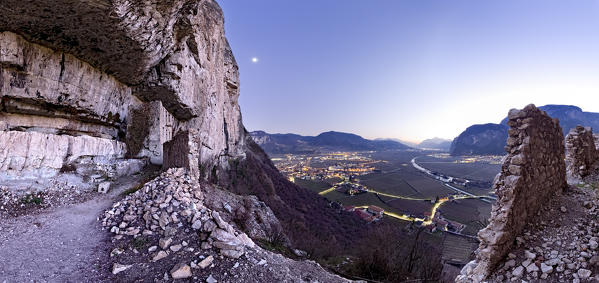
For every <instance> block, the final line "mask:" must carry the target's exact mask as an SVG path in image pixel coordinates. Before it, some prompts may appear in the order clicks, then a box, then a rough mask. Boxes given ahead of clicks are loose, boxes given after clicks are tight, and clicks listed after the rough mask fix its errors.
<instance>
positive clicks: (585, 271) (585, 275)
mask: <svg viewBox="0 0 599 283" xmlns="http://www.w3.org/2000/svg"><path fill="white" fill-rule="evenodd" d="M576 274H578V276H579V277H580V278H582V279H587V278H589V277H591V274H592V272H591V271H590V270H588V269H584V268H581V269H579V270H578V271H577V272H576Z"/></svg>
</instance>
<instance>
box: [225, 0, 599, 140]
mask: <svg viewBox="0 0 599 283" xmlns="http://www.w3.org/2000/svg"><path fill="white" fill-rule="evenodd" d="M218 2H219V4H220V5H221V7H222V8H223V11H224V13H225V27H226V34H227V38H228V40H229V43H230V44H231V46H232V48H233V52H234V54H235V57H236V58H237V62H238V64H239V68H240V73H241V96H240V99H239V100H240V104H241V111H242V113H243V120H244V124H245V126H246V128H247V129H248V130H250V131H253V130H265V131H267V132H270V133H298V134H304V135H315V134H318V133H320V132H323V131H329V130H335V131H344V132H352V133H356V134H359V135H362V136H364V137H367V138H379V137H380V138H401V139H406V140H412V141H418V140H422V139H425V138H431V137H435V136H438V137H443V138H454V137H455V136H457V135H458V134H459V133H460V132H461V131H463V130H464V129H465V128H466V127H468V126H470V125H472V124H480V123H488V122H494V123H498V122H499V121H500V120H501V119H502V118H503V117H505V116H506V115H507V112H508V110H509V109H510V108H522V107H524V106H525V105H526V104H529V103H535V104H536V105H537V106H541V105H545V104H572V105H577V106H580V107H581V108H582V109H583V110H585V111H591V112H599V99H598V98H597V97H599V96H598V95H599V0H592V1H591V0H586V1H585V0H581V1H562V0H559V1H554V0H528V1H521V0H507V1H506V0H501V1H499V0H497V1H478V0H471V1H459V0H458V1H446V0H438V1H429V0H409V1H408V0H373V1H365V0H302V1H299V0H296V1H291V0H252V1H246V0H218ZM253 58H257V59H258V60H257V62H253V60H252V59H253Z"/></svg>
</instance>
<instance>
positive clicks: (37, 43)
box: [0, 0, 245, 181]
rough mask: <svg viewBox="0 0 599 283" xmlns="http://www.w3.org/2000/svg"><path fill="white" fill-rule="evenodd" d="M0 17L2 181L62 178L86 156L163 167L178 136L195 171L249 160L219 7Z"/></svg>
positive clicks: (111, 4) (11, 8)
mask: <svg viewBox="0 0 599 283" xmlns="http://www.w3.org/2000/svg"><path fill="white" fill-rule="evenodd" d="M65 7H68V8H65ZM0 10H1V11H2V12H3V17H2V18H1V19H0V90H1V93H0V99H1V104H0V130H1V131H2V134H1V135H2V138H1V139H0V142H1V144H2V145H4V146H3V149H2V151H1V152H0V175H3V176H9V177H10V178H13V179H14V178H17V179H19V178H20V179H23V178H37V177H39V176H53V175H56V174H59V173H60V168H64V167H65V166H66V167H68V166H71V165H72V163H73V160H74V159H76V157H78V156H85V157H88V158H100V159H105V160H108V162H117V161H119V160H126V158H129V159H131V158H134V159H140V158H141V159H144V160H146V161H147V162H150V163H152V164H158V165H160V164H162V163H163V159H164V156H163V144H165V143H167V142H168V141H170V140H171V139H172V137H174V136H176V135H178V134H179V133H189V134H191V135H192V136H191V139H192V140H193V141H194V143H193V145H192V146H193V147H192V148H190V149H189V151H190V152H193V153H194V154H193V155H189V156H188V157H189V158H192V159H193V160H189V161H188V162H187V163H189V164H196V165H195V167H194V168H206V171H208V172H212V171H216V172H220V171H222V170H223V169H227V167H228V164H229V162H228V161H229V160H230V159H231V158H235V159H238V158H243V156H244V141H245V132H244V130H243V125H242V123H241V113H240V110H239V105H238V103H237V99H238V96H239V73H238V67H237V63H236V62H235V58H234V57H233V54H232V52H231V49H230V47H229V44H228V42H227V40H226V38H225V36H224V19H223V14H222V11H221V10H220V8H219V7H218V5H217V4H216V3H215V1H212V0H201V1H198V0H161V1H153V2H148V1H142V0H134V1H91V2H89V1H88V2H80V1H71V0H59V1H51V2H48V1H13V0H9V1H3V2H2V3H0ZM17 138H18V140H17ZM54 140H56V141H59V142H50V141H54ZM7 143H11V144H7ZM47 144H52V146H49V145H47ZM81 144H84V145H85V148H77V147H78V146H79V145H81ZM107 145H111V146H112V148H114V149H115V150H114V152H113V151H107V150H106V147H107ZM65 147H66V148H65ZM9 149H10V150H9ZM39 149H43V150H39ZM94 149H97V150H94ZM175 149H176V148H175ZM111 160H112V161H111ZM144 162H145V161H144ZM9 171H10V172H9ZM199 171H200V170H199V169H196V170H195V171H194V172H195V174H196V177H198V178H199V177H200V174H199ZM204 177H206V178H207V177H209V176H208V175H206V176H204ZM6 178H8V177H6ZM0 181H2V180H0Z"/></svg>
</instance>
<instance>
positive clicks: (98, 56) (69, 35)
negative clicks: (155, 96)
mask: <svg viewBox="0 0 599 283" xmlns="http://www.w3.org/2000/svg"><path fill="white" fill-rule="evenodd" d="M200 4H206V5H205V6H206V7H208V8H209V9H211V11H210V13H211V14H214V16H212V17H211V21H221V22H222V21H223V20H222V18H223V17H222V11H221V10H220V8H219V7H218V5H216V4H215V3H213V2H212V1H199V0H162V1H143V0H114V1H108V0H88V1H79V0H55V1H34V0H5V1H2V3H0V11H2V12H3V13H2V14H3V15H2V17H1V18H0V31H12V32H15V33H18V34H20V35H22V36H24V37H25V38H26V39H27V40H29V41H32V42H35V43H39V44H41V45H44V46H48V47H51V48H53V49H56V50H61V51H64V52H67V53H71V54H73V55H75V56H77V57H78V58H81V59H82V60H84V61H86V62H89V63H90V64H92V65H93V66H95V67H97V68H99V69H100V70H103V71H106V72H107V73H109V74H112V75H114V76H115V77H116V78H118V79H119V80H120V81H122V82H124V83H127V84H132V85H135V84H139V83H141V81H142V80H143V79H144V78H145V76H146V73H147V72H148V70H150V69H151V68H152V67H153V66H155V65H157V64H158V63H159V62H160V61H161V60H162V59H164V57H165V56H166V55H167V54H168V53H169V52H171V51H172V49H173V47H174V45H175V42H176V37H177V28H176V26H177V25H182V24H184V22H185V21H186V17H187V16H189V15H193V14H195V13H197V9H198V6H199V5H200ZM207 24H209V23H207Z"/></svg>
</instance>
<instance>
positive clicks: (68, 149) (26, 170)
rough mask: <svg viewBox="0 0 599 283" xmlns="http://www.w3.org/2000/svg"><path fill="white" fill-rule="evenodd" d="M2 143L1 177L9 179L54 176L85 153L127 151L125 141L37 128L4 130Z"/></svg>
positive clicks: (121, 153) (0, 135) (118, 154)
mask: <svg viewBox="0 0 599 283" xmlns="http://www.w3.org/2000/svg"><path fill="white" fill-rule="evenodd" d="M0 144H2V145H4V146H3V147H2V148H1V149H0V177H3V178H8V179H21V178H25V179H26V178H41V177H51V176H54V175H56V174H57V173H58V172H59V171H60V169H61V168H62V166H63V165H64V164H67V163H69V162H72V161H75V160H77V159H78V158H80V157H82V156H94V155H97V156H104V157H108V158H113V159H117V158H122V157H124V155H125V152H126V149H125V144H124V143H122V142H117V141H114V140H108V139H103V138H95V137H89V136H82V137H73V136H67V135H54V134H44V133H38V132H17V131H3V132H0Z"/></svg>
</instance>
